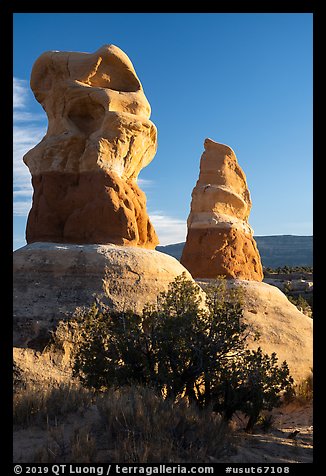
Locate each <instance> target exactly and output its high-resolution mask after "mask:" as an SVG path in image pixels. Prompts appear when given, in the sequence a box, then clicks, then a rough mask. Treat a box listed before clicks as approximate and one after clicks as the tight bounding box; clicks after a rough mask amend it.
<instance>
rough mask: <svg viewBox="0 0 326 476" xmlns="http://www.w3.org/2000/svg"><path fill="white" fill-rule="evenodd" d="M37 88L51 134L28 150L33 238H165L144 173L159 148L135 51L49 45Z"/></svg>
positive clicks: (38, 68) (150, 243)
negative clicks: (142, 181)
mask: <svg viewBox="0 0 326 476" xmlns="http://www.w3.org/2000/svg"><path fill="white" fill-rule="evenodd" d="M31 88H32V90H33V92H34V95H35V98H36V99H37V101H38V102H40V103H41V105H42V107H43V108H44V110H45V111H46V113H47V116H48V122H49V124H48V130H47V133H46V135H45V137H44V138H43V139H42V140H41V142H40V143H39V144H37V145H36V146H35V147H34V148H33V149H32V150H30V151H29V152H28V153H27V154H26V155H25V156H24V162H25V163H26V165H27V166H28V168H29V170H30V172H31V174H32V184H33V188H34V195H33V205H32V209H31V211H30V213H29V217H28V223H27V229H26V239H27V243H32V242H37V241H40V242H56V243H79V244H86V243H99V244H105V243H114V244H117V245H129V246H140V247H143V248H148V249H153V248H155V246H156V245H157V244H158V238H157V235H156V233H155V230H154V228H153V226H152V224H151V222H150V220H149V217H148V215H147V211H146V197H145V194H144V193H143V192H142V191H141V190H140V188H139V187H138V185H137V177H138V174H139V172H140V170H141V169H142V168H144V167H145V166H146V165H148V164H149V163H150V162H151V160H152V159H153V157H154V155H155V153H156V147H157V132H156V127H155V125H154V124H153V123H152V122H151V121H150V120H149V117H150V113H151V108H150V105H149V103H148V101H147V99H146V97H145V94H144V91H143V88H142V85H141V83H140V81H139V79H138V77H137V75H136V72H135V70H134V68H133V65H132V63H131V61H130V59H129V58H128V56H127V55H126V54H125V53H124V52H123V51H121V50H120V49H119V48H118V47H116V46H114V45H104V46H102V47H101V48H99V49H98V50H97V51H96V52H95V53H76V52H61V51H48V52H45V53H43V54H42V55H41V56H40V57H39V58H38V59H37V60H36V62H35V63H34V66H33V69H32V74H31Z"/></svg>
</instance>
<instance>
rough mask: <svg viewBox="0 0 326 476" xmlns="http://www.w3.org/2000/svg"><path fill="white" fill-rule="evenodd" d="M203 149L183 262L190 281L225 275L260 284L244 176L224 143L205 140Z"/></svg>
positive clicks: (247, 191)
mask: <svg viewBox="0 0 326 476" xmlns="http://www.w3.org/2000/svg"><path fill="white" fill-rule="evenodd" d="M204 147H205V151H204V153H203V155H202V157H201V161H200V174H199V179H198V181H197V184H196V186H195V188H194V189H193V192H192V201H191V211H190V214H189V217H188V222H187V224H188V234H187V240H186V244H185V246H184V249H183V253H182V257H181V263H182V264H183V265H184V266H185V267H186V268H187V269H188V270H189V271H190V273H191V275H192V276H193V277H194V278H216V277H218V276H221V275H224V276H226V277H227V278H231V279H232V278H234V279H245V280H253V281H261V280H262V279H263V271H262V265H261V260H260V256H259V251H258V248H257V245H256V242H255V240H254V238H253V231H252V228H251V227H250V225H249V223H248V217H249V213H250V209H251V199H250V193H249V189H248V186H247V181H246V177H245V174H244V173H243V171H242V169H241V168H240V166H239V164H238V161H237V158H236V156H235V153H234V152H233V150H232V149H231V148H230V147H228V146H227V145H224V144H219V143H217V142H214V141H213V140H211V139H206V140H205V142H204Z"/></svg>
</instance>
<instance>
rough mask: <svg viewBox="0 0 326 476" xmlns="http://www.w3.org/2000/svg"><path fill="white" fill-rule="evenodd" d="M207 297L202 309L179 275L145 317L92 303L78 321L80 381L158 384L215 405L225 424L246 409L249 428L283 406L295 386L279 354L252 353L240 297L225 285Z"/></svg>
mask: <svg viewBox="0 0 326 476" xmlns="http://www.w3.org/2000/svg"><path fill="white" fill-rule="evenodd" d="M205 291H206V296H207V297H206V303H205V306H204V303H203V298H202V295H203V293H202V292H201V291H200V288H199V287H198V286H197V285H196V284H194V283H193V282H192V281H189V280H187V279H186V277H185V275H181V276H179V277H177V278H176V279H175V280H174V282H172V283H171V284H170V286H169V289H168V291H167V292H166V293H162V294H161V296H160V299H159V300H158V304H157V306H156V307H153V306H147V307H146V308H145V309H144V311H143V314H142V315H140V316H139V315H136V314H134V313H132V312H125V313H120V314H118V313H112V312H101V311H100V309H99V308H98V306H95V305H94V306H93V308H92V309H91V311H90V312H89V313H88V314H87V315H86V316H85V317H84V319H83V320H81V321H80V330H79V335H80V336H81V338H80V339H79V340H78V342H77V343H76V348H75V361H74V375H75V376H78V377H79V378H80V380H81V381H82V383H83V384H84V385H86V386H88V387H93V388H95V389H107V388H110V387H117V388H119V387H122V386H124V385H126V384H137V385H142V386H152V387H154V388H156V389H157V390H158V391H159V392H161V394H162V395H163V396H164V397H165V398H167V399H172V401H178V400H180V398H185V399H187V401H189V402H195V403H196V405H197V406H198V407H199V408H204V407H205V408H207V407H209V406H211V405H214V408H215V411H217V412H219V413H221V415H223V417H224V419H225V420H229V419H230V418H231V417H232V415H233V414H234V412H235V411H237V410H241V411H243V412H245V414H246V415H247V416H248V417H249V422H248V425H247V430H248V431H249V430H251V429H252V427H253V425H254V424H255V422H256V421H257V418H258V416H259V413H260V411H261V410H262V409H270V408H272V407H273V406H276V405H278V404H279V403H280V398H281V394H282V393H283V392H285V391H289V390H290V388H291V385H292V383H293V380H292V378H291V377H290V375H289V369H288V367H287V364H286V362H284V363H283V364H282V365H281V367H279V366H278V365H277V357H276V355H275V354H272V355H271V356H268V355H266V354H263V353H262V351H261V349H258V350H257V351H249V350H248V349H247V343H246V341H247V338H248V335H249V333H250V329H249V328H248V326H247V325H246V324H244V322H243V320H242V315H243V310H242V306H241V296H240V295H239V292H238V291H237V290H236V289H235V288H234V289H232V288H230V289H229V288H228V286H227V284H226V281H225V280H218V281H217V282H216V283H215V285H214V286H207V288H205Z"/></svg>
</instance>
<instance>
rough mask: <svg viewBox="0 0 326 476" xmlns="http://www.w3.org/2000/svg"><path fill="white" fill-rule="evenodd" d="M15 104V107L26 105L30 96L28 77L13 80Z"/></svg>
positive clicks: (19, 107) (20, 107)
mask: <svg viewBox="0 0 326 476" xmlns="http://www.w3.org/2000/svg"><path fill="white" fill-rule="evenodd" d="M13 83H14V84H13V106H14V110H15V109H22V108H25V107H26V102H27V97H28V83H27V81H26V79H18V78H14V81H13Z"/></svg>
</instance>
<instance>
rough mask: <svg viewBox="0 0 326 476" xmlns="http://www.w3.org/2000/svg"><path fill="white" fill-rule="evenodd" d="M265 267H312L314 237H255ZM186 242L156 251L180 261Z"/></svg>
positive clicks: (161, 247) (159, 247)
mask: <svg viewBox="0 0 326 476" xmlns="http://www.w3.org/2000/svg"><path fill="white" fill-rule="evenodd" d="M254 238H255V240H256V243H257V246H258V249H259V253H260V257H261V260H262V263H263V266H265V267H270V268H277V267H280V266H312V265H313V235H263V236H259V235H257V236H254ZM184 244H185V242H181V243H174V244H171V245H165V246H157V247H156V250H157V251H161V252H162V253H166V254H168V255H171V256H173V257H174V258H176V259H178V260H180V258H181V254H182V250H183V247H184Z"/></svg>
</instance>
